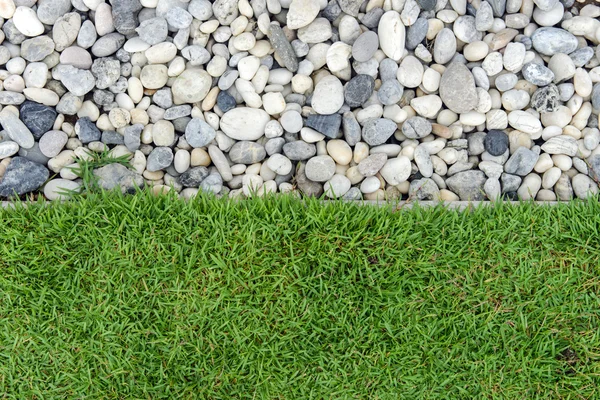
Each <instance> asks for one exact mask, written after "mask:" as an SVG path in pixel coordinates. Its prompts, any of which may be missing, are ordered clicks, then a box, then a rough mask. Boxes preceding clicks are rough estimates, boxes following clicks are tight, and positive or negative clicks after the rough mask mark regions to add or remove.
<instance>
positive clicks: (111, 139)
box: [100, 131, 125, 144]
mask: <svg viewBox="0 0 600 400" xmlns="http://www.w3.org/2000/svg"><path fill="white" fill-rule="evenodd" d="M100 141H101V142H102V143H104V144H125V138H124V137H123V135H121V134H119V133H118V132H115V131H104V132H102V137H101V139H100Z"/></svg>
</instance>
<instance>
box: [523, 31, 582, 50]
mask: <svg viewBox="0 0 600 400" xmlns="http://www.w3.org/2000/svg"><path fill="white" fill-rule="evenodd" d="M531 40H532V42H533V48H534V49H535V50H536V51H538V52H539V53H542V54H544V55H546V56H553V55H554V54H556V53H564V54H570V53H572V52H574V51H575V50H576V49H577V38H576V37H575V36H574V35H573V34H572V33H569V32H567V31H566V30H564V29H560V28H553V27H543V28H539V29H537V30H536V31H535V32H534V33H533V35H532V36H531Z"/></svg>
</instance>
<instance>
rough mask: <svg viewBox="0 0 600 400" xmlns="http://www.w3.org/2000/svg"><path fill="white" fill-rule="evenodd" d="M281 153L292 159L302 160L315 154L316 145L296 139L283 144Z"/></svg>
mask: <svg viewBox="0 0 600 400" xmlns="http://www.w3.org/2000/svg"><path fill="white" fill-rule="evenodd" d="M283 153H284V154H285V156H286V157H287V158H289V159H290V160H292V161H303V160H308V159H309V158H311V157H313V156H314V155H315V154H317V147H316V146H315V145H314V144H311V143H306V142H305V141H303V140H296V141H293V142H289V143H286V144H284V145H283Z"/></svg>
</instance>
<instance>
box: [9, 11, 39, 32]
mask: <svg viewBox="0 0 600 400" xmlns="http://www.w3.org/2000/svg"><path fill="white" fill-rule="evenodd" d="M13 23H14V24H15V27H16V28H17V29H18V30H19V32H21V33H22V34H23V35H25V36H29V37H34V36H39V35H41V34H42V33H44V25H43V24H42V23H41V22H40V20H39V19H38V17H37V14H36V12H35V11H34V10H33V9H31V8H29V7H24V6H21V7H17V9H16V11H15V13H14V15H13Z"/></svg>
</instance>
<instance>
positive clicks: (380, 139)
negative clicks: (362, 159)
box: [362, 118, 398, 146]
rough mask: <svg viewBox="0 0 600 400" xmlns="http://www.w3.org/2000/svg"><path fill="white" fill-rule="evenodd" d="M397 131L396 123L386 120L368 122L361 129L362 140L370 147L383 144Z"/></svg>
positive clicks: (375, 119) (376, 119) (377, 119)
mask: <svg viewBox="0 0 600 400" xmlns="http://www.w3.org/2000/svg"><path fill="white" fill-rule="evenodd" d="M396 129H398V127H397V126H396V123H395V122H394V121H391V120H389V119H387V118H374V119H370V120H368V121H367V122H366V123H365V124H364V126H363V129H362V138H363V140H364V141H365V142H366V143H367V144H368V145H370V146H377V145H380V144H383V143H385V142H386V141H387V140H388V139H389V138H390V136H392V135H393V134H394V132H395V131H396Z"/></svg>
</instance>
